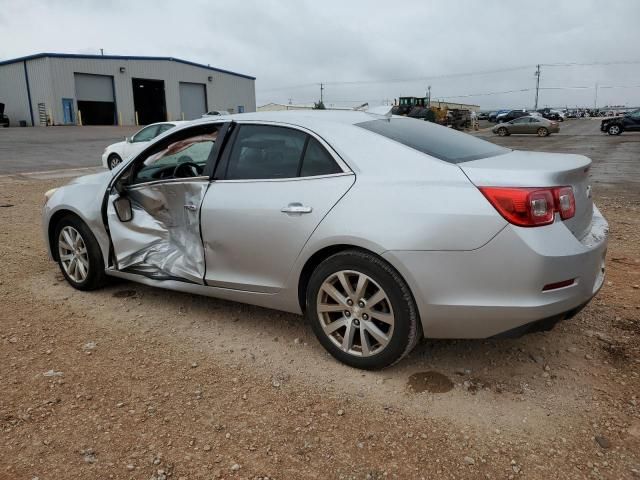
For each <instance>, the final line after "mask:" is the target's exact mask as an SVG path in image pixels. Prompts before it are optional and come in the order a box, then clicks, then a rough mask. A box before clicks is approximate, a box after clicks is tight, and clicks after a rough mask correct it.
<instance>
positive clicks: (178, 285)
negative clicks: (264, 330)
mask: <svg viewBox="0 0 640 480" xmlns="http://www.w3.org/2000/svg"><path fill="white" fill-rule="evenodd" d="M105 273H106V274H107V275H109V276H112V277H117V278H122V279H124V280H129V281H131V282H136V283H142V284H143V285H148V286H150V287H158V288H164V289H167V290H173V291H176V292H184V293H191V294H194V295H203V296H206V297H213V298H219V299H223V300H231V301H232V302H240V303H248V304H250V305H257V306H260V307H266V308H273V307H274V305H275V304H276V303H277V302H276V297H277V295H276V294H273V293H261V292H248V291H245V290H234V289H231V288H220V287H209V286H206V285H200V284H197V283H190V282H183V281H181V280H155V279H153V278H149V277H146V276H143V275H138V274H135V273H127V272H120V271H117V270H113V269H111V268H107V269H105ZM292 313H298V312H292Z"/></svg>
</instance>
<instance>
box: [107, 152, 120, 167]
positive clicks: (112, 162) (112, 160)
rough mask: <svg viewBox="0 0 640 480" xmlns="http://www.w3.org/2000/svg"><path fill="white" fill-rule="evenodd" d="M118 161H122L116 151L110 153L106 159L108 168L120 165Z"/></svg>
mask: <svg viewBox="0 0 640 480" xmlns="http://www.w3.org/2000/svg"><path fill="white" fill-rule="evenodd" d="M120 163H122V159H121V158H120V155H118V154H117V153H112V154H111V155H109V158H108V159H107V164H108V165H109V170H113V169H114V168H116V167H117V166H118V165H120Z"/></svg>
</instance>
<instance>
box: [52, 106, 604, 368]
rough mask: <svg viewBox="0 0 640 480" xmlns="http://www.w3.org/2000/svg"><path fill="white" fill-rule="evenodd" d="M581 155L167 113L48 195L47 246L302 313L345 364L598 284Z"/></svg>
mask: <svg viewBox="0 0 640 480" xmlns="http://www.w3.org/2000/svg"><path fill="white" fill-rule="evenodd" d="M590 163H591V161H590V160H589V159H588V158H586V157H583V156H579V155H560V154H550V153H535V152H518V151H512V150H508V149H505V148H502V147H499V146H496V145H493V144H491V143H488V142H485V141H483V140H480V139H478V138H475V137H472V136H470V135H467V134H464V133H460V132H455V131H452V130H451V129H447V128H444V127H440V126H438V125H435V124H431V123H429V122H422V121H419V120H415V119H410V118H405V117H395V116H393V117H392V116H386V115H374V114H372V113H366V112H355V111H354V112H335V111H334V112H332V111H325V112H316V111H313V112H265V113H254V114H243V115H229V116H221V117H217V118H216V117H210V118H207V119H202V120H197V121H195V122H190V123H187V124H184V125H181V126H179V127H176V128H174V129H172V130H170V131H168V132H166V133H165V134H163V135H161V136H160V137H158V138H156V139H155V140H154V141H153V142H152V143H151V144H150V145H149V146H148V147H147V148H146V149H145V150H143V151H142V152H141V153H139V154H138V155H137V156H135V157H134V158H131V159H129V160H128V161H126V162H125V164H124V165H122V166H121V167H120V168H117V169H115V170H114V171H111V172H109V171H105V172H104V173H100V174H96V175H90V176H86V177H81V178H78V179H76V180H74V181H73V182H71V183H70V184H68V185H66V186H64V187H61V188H58V189H55V190H50V191H49V192H47V193H46V195H45V196H46V202H45V206H44V225H43V226H44V234H45V237H46V240H47V245H48V247H49V250H50V255H51V257H52V258H53V259H55V260H56V261H57V262H58V263H59V265H60V268H61V270H62V273H63V274H64V276H65V277H66V279H67V280H68V282H69V283H70V284H71V285H72V286H73V287H75V288H77V289H80V290H91V289H95V288H98V287H100V286H102V285H104V283H105V280H106V278H107V276H113V277H119V278H123V279H127V280H131V281H135V282H140V283H143V284H146V285H152V286H156V287H162V288H167V289H171V290H177V291H182V292H190V293H196V294H202V295H208V296H211V297H217V298H224V299H228V300H234V301H239V302H245V303H251V304H254V305H260V306H263V307H268V308H273V309H278V310H284V311H288V312H294V313H304V314H305V315H306V317H307V319H308V321H309V322H310V324H311V326H312V328H313V330H314V332H315V333H316V335H317V337H318V339H319V341H320V342H321V343H322V345H323V346H324V347H325V348H326V349H327V350H328V351H329V352H330V353H331V354H332V355H333V356H335V357H336V358H337V359H339V360H341V361H343V362H345V363H347V364H349V365H352V366H354V367H358V368H366V369H373V368H382V367H385V366H388V365H391V364H393V363H394V362H397V361H398V360H400V359H401V358H402V357H404V356H405V355H406V354H407V353H409V352H410V351H411V349H412V348H413V347H414V345H415V344H416V343H417V341H418V340H419V339H420V338H421V337H422V336H426V337H430V338H486V337H492V336H496V335H514V334H522V333H525V332H527V331H531V330H535V329H540V328H550V327H551V326H553V324H555V323H556V322H557V321H559V320H562V319H566V318H569V317H571V316H573V315H575V313H576V312H578V311H579V310H580V309H581V308H582V307H583V306H584V305H586V304H587V303H588V302H589V300H590V299H591V298H592V297H593V296H594V295H595V294H596V293H597V291H598V289H599V288H600V287H601V285H602V283H603V280H604V259H605V252H606V248H607V230H608V227H607V223H606V221H605V219H604V218H603V217H602V215H601V214H600V212H599V211H598V209H597V208H596V207H595V205H594V204H593V201H592V198H591V187H590V186H589V184H588V171H589V167H590Z"/></svg>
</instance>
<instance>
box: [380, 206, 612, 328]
mask: <svg viewBox="0 0 640 480" xmlns="http://www.w3.org/2000/svg"><path fill="white" fill-rule="evenodd" d="M607 234H608V225H607V222H606V220H605V219H604V218H603V217H602V215H601V214H600V212H599V211H598V210H597V208H595V206H594V214H593V220H592V224H591V230H590V232H589V233H588V234H587V235H586V236H585V237H584V238H583V239H581V240H578V239H577V238H576V237H575V236H574V235H573V234H572V233H571V232H570V231H569V229H568V228H567V227H566V226H565V225H564V224H563V223H562V222H559V221H556V222H555V223H554V224H552V225H548V226H545V227H538V228H520V227H515V226H513V225H508V226H507V227H505V228H504V229H503V230H502V231H501V232H500V233H498V234H497V235H496V236H495V237H494V238H493V239H492V240H491V241H490V242H489V243H487V244H486V245H484V246H483V247H481V248H479V249H477V250H472V251H437V252H433V251H431V252H427V251H395V252H386V253H385V254H384V257H385V258H386V259H387V260H388V261H389V262H390V263H392V264H393V265H394V266H395V267H396V268H397V269H398V270H399V271H400V273H401V274H402V275H403V276H404V278H405V279H406V280H407V282H408V283H409V286H410V287H411V290H412V292H413V294H414V297H415V299H416V303H417V304H418V309H419V311H420V316H421V319H422V325H423V330H424V332H425V336H427V337H431V338H487V337H492V336H496V335H498V334H501V333H503V332H507V331H510V330H513V329H517V328H519V327H522V326H525V325H528V324H530V323H532V322H537V321H540V320H544V319H549V318H554V317H559V318H562V317H564V316H566V315H567V313H571V312H572V311H573V310H575V309H576V308H578V307H581V306H583V305H586V304H587V303H588V302H589V301H590V300H591V298H593V296H594V295H595V294H596V293H597V292H598V290H599V289H600V287H601V286H602V284H603V282H604V260H605V254H606V249H607ZM568 279H575V281H574V283H573V284H572V285H570V286H566V287H563V288H557V289H553V290H549V291H543V287H544V286H545V285H548V284H553V283H556V282H562V281H564V280H568Z"/></svg>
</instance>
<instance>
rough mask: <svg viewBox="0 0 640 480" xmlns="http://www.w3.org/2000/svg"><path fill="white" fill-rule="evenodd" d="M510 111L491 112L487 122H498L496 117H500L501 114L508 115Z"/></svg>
mask: <svg viewBox="0 0 640 480" xmlns="http://www.w3.org/2000/svg"><path fill="white" fill-rule="evenodd" d="M510 111H511V110H496V111H495V112H491V113H490V114H489V121H490V122H496V121H497V120H498V115H502V114H503V113H509V112H510Z"/></svg>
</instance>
